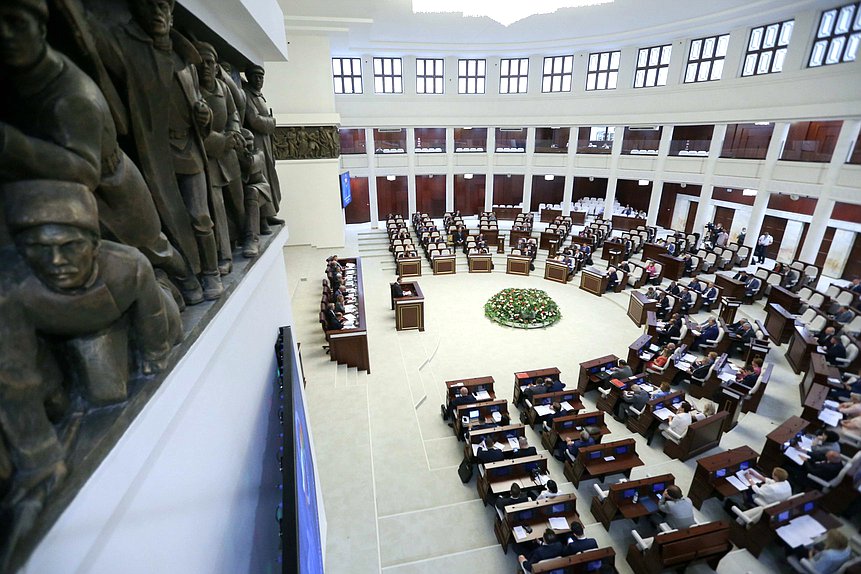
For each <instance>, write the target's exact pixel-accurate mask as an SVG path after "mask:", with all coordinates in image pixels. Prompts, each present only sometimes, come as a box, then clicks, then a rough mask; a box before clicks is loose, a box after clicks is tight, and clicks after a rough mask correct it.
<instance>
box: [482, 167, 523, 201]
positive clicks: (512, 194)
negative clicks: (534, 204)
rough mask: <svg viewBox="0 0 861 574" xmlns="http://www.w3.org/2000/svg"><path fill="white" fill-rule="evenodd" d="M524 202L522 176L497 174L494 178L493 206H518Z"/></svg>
mask: <svg viewBox="0 0 861 574" xmlns="http://www.w3.org/2000/svg"><path fill="white" fill-rule="evenodd" d="M482 177H484V176H482ZM522 201H523V176H522V175H504V174H496V175H494V176H493V205H517V204H519V203H521V202H522Z"/></svg>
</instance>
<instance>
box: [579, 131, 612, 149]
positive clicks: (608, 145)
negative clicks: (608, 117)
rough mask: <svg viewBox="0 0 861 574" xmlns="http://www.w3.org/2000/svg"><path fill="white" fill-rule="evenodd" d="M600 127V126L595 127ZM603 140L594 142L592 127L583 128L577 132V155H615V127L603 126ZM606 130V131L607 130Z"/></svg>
mask: <svg viewBox="0 0 861 574" xmlns="http://www.w3.org/2000/svg"><path fill="white" fill-rule="evenodd" d="M595 127H598V126H595ZM601 128H602V131H601V135H602V137H603V139H597V140H593V139H591V137H592V127H591V126H583V127H581V128H580V129H579V130H578V131H577V153H598V154H611V153H613V139H612V138H613V137H614V135H615V133H614V131H613V126H601ZM605 128H606V129H605Z"/></svg>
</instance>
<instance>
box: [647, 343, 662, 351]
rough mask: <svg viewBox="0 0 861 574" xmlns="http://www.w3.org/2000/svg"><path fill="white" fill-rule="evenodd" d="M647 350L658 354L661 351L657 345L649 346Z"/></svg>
mask: <svg viewBox="0 0 861 574" xmlns="http://www.w3.org/2000/svg"><path fill="white" fill-rule="evenodd" d="M649 350H650V351H654V352H658V351H660V350H661V348H660V347H659V346H657V345H654V344H652V345H649Z"/></svg>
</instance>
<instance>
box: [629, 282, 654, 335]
mask: <svg viewBox="0 0 861 574" xmlns="http://www.w3.org/2000/svg"><path fill="white" fill-rule="evenodd" d="M657 308H658V302H657V301H655V300H653V299H649V298H648V297H646V296H645V295H644V294H643V293H640V292H639V291H631V298H630V299H629V300H628V317H630V318H631V321H633V322H634V324H635V325H637V327H642V326H643V323H645V322H646V319H647V317H648V312H649V311H655V310H656V309H657Z"/></svg>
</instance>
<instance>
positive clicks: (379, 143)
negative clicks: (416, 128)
mask: <svg viewBox="0 0 861 574" xmlns="http://www.w3.org/2000/svg"><path fill="white" fill-rule="evenodd" d="M385 129H386V131H380V130H379V129H374V153H380V154H381V153H383V150H384V149H402V150H404V151H402V152H400V153H406V152H407V130H406V129H404V128H401V129H399V130H397V131H389V130H388V128H385Z"/></svg>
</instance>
